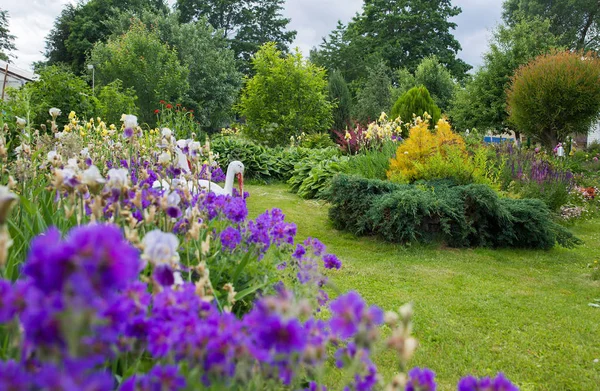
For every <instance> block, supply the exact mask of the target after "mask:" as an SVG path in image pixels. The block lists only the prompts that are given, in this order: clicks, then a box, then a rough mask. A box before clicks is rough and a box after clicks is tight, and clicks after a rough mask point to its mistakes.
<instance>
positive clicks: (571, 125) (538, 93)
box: [507, 51, 600, 148]
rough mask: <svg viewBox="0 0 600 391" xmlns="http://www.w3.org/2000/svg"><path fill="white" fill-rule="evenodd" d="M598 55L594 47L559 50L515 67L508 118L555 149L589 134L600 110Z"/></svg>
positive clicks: (599, 67) (599, 62)
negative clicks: (576, 136)
mask: <svg viewBox="0 0 600 391" xmlns="http://www.w3.org/2000/svg"><path fill="white" fill-rule="evenodd" d="M598 80H600V59H599V58H598V56H597V55H596V54H595V53H594V52H588V53H583V52H571V51H565V52H557V53H551V54H545V55H541V56H539V57H537V58H536V59H535V60H533V61H531V62H530V63H529V64H527V65H524V66H522V67H521V68H519V70H517V72H516V73H515V76H514V77H513V80H512V84H511V86H510V89H509V90H508V92H507V95H508V112H509V114H510V117H509V120H510V121H511V122H512V123H514V124H515V126H516V127H517V129H519V130H521V131H522V132H523V133H525V134H527V135H529V136H531V137H533V138H534V139H536V140H538V141H540V142H541V143H542V144H543V145H544V146H545V147H547V148H552V147H554V146H555V145H556V144H557V143H558V142H560V141H564V140H565V138H566V137H567V136H569V135H572V134H578V133H579V134H586V133H587V132H589V130H590V125H591V124H592V122H593V121H595V120H596V119H597V118H598V116H599V113H600V83H598Z"/></svg>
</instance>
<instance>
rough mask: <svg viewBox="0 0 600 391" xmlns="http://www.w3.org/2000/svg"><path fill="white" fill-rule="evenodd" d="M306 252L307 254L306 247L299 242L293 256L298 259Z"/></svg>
mask: <svg viewBox="0 0 600 391" xmlns="http://www.w3.org/2000/svg"><path fill="white" fill-rule="evenodd" d="M304 254H306V248H304V246H303V245H301V244H298V245H297V246H296V250H295V251H294V253H293V254H292V257H294V258H296V259H298V260H299V259H301V258H302V257H303V256H304Z"/></svg>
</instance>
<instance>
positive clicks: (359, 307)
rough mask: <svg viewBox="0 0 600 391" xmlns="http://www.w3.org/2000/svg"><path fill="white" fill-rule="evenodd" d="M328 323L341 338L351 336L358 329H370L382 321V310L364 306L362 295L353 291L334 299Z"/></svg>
mask: <svg viewBox="0 0 600 391" xmlns="http://www.w3.org/2000/svg"><path fill="white" fill-rule="evenodd" d="M330 309H331V312H332V316H331V320H330V325H331V329H332V330H334V332H335V333H337V334H338V335H339V336H340V337H341V338H344V339H345V338H351V337H353V336H354V335H355V334H356V333H358V331H359V330H361V329H365V330H370V329H372V328H374V327H375V326H378V325H380V324H381V323H383V311H382V310H381V309H380V308H378V307H376V306H371V307H369V308H367V307H366V304H365V302H364V300H363V299H362V297H360V295H359V294H358V293H356V292H354V291H351V292H349V293H347V294H345V295H342V296H340V297H338V298H337V299H336V300H334V301H333V302H332V303H331V305H330Z"/></svg>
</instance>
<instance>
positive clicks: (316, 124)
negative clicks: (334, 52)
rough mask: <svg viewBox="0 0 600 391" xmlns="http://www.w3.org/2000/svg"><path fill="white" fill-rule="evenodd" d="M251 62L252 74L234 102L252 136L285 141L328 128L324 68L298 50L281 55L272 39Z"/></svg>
mask: <svg viewBox="0 0 600 391" xmlns="http://www.w3.org/2000/svg"><path fill="white" fill-rule="evenodd" d="M252 62H253V67H254V71H255V75H254V77H252V78H251V79H248V80H247V82H246V86H245V87H244V89H243V91H242V96H241V99H240V103H239V105H238V109H239V112H240V114H241V115H243V116H244V117H245V118H246V121H247V124H248V129H247V133H248V135H249V136H250V137H251V138H252V139H254V140H256V141H258V142H260V143H264V144H267V145H270V146H276V145H285V144H287V143H288V142H289V140H290V137H291V136H294V137H298V136H299V135H300V134H301V133H302V132H304V133H307V134H308V133H314V132H320V131H326V130H329V127H330V126H331V123H332V120H333V119H332V114H331V109H332V104H331V103H330V102H329V101H328V100H327V81H326V80H325V70H324V69H322V68H319V67H317V66H315V65H313V64H312V63H310V62H309V61H306V60H305V59H303V58H302V54H301V53H300V51H298V50H297V51H296V52H295V53H294V54H289V55H287V56H286V57H282V53H281V52H280V51H279V50H278V49H277V48H276V46H275V44H274V43H268V44H266V45H264V46H263V47H262V48H261V50H260V51H259V52H258V53H257V55H256V56H255V57H254V59H253V60H252Z"/></svg>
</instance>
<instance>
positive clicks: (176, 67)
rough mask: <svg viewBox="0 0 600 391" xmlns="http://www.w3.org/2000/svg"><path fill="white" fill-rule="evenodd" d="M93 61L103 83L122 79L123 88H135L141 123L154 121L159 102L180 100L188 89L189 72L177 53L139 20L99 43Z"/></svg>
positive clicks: (92, 54)
mask: <svg viewBox="0 0 600 391" xmlns="http://www.w3.org/2000/svg"><path fill="white" fill-rule="evenodd" d="M90 61H91V63H92V64H94V65H95V66H96V68H97V72H96V80H97V81H98V83H99V84H100V85H106V84H109V83H111V82H113V81H114V80H117V79H120V80H122V82H123V87H125V88H133V89H134V90H135V92H136V95H137V98H138V101H137V104H138V107H139V108H140V117H141V118H140V119H141V122H146V123H149V124H154V121H155V118H154V114H153V112H154V109H155V108H156V107H157V106H158V102H159V101H160V100H166V101H177V100H179V99H181V98H183V96H184V94H185V92H186V91H187V90H188V88H189V85H188V81H187V77H188V72H189V71H188V69H187V67H185V66H183V65H181V63H180V62H179V60H178V58H177V54H176V52H175V51H174V50H173V49H172V48H170V47H169V46H168V45H167V44H165V43H163V42H162V41H161V39H160V38H159V36H158V34H157V32H156V31H150V30H148V29H147V28H146V26H145V25H144V24H142V23H141V22H139V21H138V22H136V23H134V24H133V25H132V26H131V29H130V30H129V31H128V32H127V33H125V34H124V35H122V36H117V37H114V38H110V39H109V40H108V42H106V43H101V42H99V43H97V44H96V45H95V46H94V49H93V50H92V52H91V55H90Z"/></svg>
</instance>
